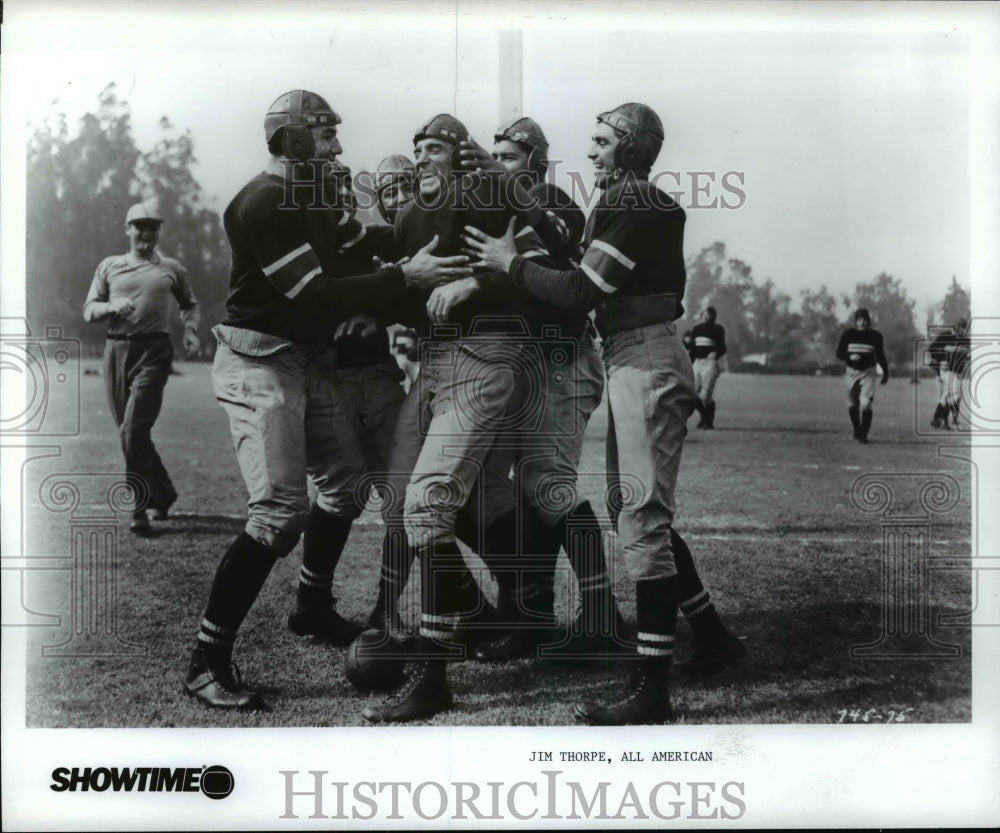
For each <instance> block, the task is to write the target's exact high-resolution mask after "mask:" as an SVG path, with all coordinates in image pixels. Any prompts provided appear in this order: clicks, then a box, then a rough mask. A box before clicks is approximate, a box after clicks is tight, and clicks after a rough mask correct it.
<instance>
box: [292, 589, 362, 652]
mask: <svg viewBox="0 0 1000 833" xmlns="http://www.w3.org/2000/svg"><path fill="white" fill-rule="evenodd" d="M288 628H289V630H291V632H292V633H294V634H296V635H297V636H314V637H316V639H318V640H320V641H321V642H329V643H330V644H331V645H336V646H337V647H340V648H346V647H347V646H348V645H350V644H351V643H352V642H353V641H354V640H355V639H357V638H358V637H359V636H360V635H361V634H362V632H363V631H365V630H366V627H365V626H364V625H362V624H360V623H358V622H352V621H351V620H350V619H345V618H344V617H343V616H341V615H340V614H339V613H337V609H336V608H335V607H334V606H333V602H332V601H330V602H328V603H327V604H324V605H322V606H321V607H303V606H302V605H296V606H295V609H294V610H293V611H292V612H291V613H289V614H288Z"/></svg>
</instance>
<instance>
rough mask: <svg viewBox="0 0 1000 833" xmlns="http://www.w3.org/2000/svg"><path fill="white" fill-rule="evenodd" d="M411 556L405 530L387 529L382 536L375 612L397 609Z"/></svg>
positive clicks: (408, 573)
mask: <svg viewBox="0 0 1000 833" xmlns="http://www.w3.org/2000/svg"><path fill="white" fill-rule="evenodd" d="M413 556H414V553H413V550H412V549H411V548H410V545H409V544H408V543H407V540H406V532H405V531H404V530H403V529H401V528H399V529H387V530H386V533H385V536H384V537H383V538H382V572H381V573H380V574H379V582H378V600H377V601H376V602H375V611H376V612H377V613H386V612H395V611H397V610H398V605H399V597H400V596H401V595H402V594H403V588H404V587H406V582H407V581H409V579H410V569H411V567H412V565H413Z"/></svg>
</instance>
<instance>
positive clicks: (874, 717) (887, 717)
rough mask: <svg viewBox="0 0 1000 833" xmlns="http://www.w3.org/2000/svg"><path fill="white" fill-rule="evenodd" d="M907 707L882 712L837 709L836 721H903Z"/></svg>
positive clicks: (876, 710) (875, 710) (907, 712)
mask: <svg viewBox="0 0 1000 833" xmlns="http://www.w3.org/2000/svg"><path fill="white" fill-rule="evenodd" d="M912 711H913V709H912V708H909V709H902V710H898V711H897V710H896V709H889V710H888V711H887V712H885V713H884V714H883V712H882V711H881V710H880V709H868V710H867V711H862V710H861V709H837V723H905V722H906V718H907V715H908V714H910V713H911V712H912Z"/></svg>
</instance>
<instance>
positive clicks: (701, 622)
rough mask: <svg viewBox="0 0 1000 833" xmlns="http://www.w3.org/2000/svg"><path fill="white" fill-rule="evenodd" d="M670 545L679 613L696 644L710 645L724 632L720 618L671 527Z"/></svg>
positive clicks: (693, 565) (674, 530)
mask: <svg viewBox="0 0 1000 833" xmlns="http://www.w3.org/2000/svg"><path fill="white" fill-rule="evenodd" d="M670 546H671V548H672V549H673V552H674V564H676V566H677V584H678V588H679V593H680V599H681V601H680V611H681V613H683V614H684V618H685V619H687V621H688V624H690V625H691V633H692V635H693V637H694V639H695V641H696V642H699V643H701V642H711V641H713V640H714V639H715V638H716V637H717V636H718V635H719V633H721V632H723V631H725V626H724V625H723V624H722V620H721V619H720V618H719V614H718V611H716V609H715V605H714V604H713V603H712V598H711V596H709V594H708V591H707V590H706V589H705V586H704V585H703V584H702V583H701V578H700V577H699V575H698V569H697V568H696V567H695V564H694V556H692V555H691V550H690V549H688V545H687V544H686V543H685V542H684V539H683V538H681V536H680V533H678V532H677V530H676V529H674V528H673V527H671V529H670Z"/></svg>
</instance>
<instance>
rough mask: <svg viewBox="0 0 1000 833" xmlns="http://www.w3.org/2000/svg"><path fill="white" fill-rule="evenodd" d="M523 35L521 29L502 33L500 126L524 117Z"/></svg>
mask: <svg viewBox="0 0 1000 833" xmlns="http://www.w3.org/2000/svg"><path fill="white" fill-rule="evenodd" d="M522 35H523V33H522V31H521V30H520V29H507V30H504V31H501V32H500V122H499V123H500V124H503V123H505V122H509V121H513V120H514V119H515V118H517V117H518V116H522V115H524V110H523V100H522V94H523V89H522V77H521V73H522V69H523V57H522V51H521V50H522Z"/></svg>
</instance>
